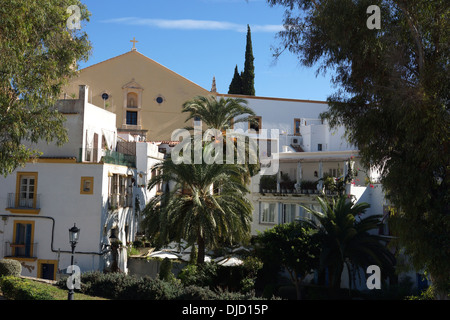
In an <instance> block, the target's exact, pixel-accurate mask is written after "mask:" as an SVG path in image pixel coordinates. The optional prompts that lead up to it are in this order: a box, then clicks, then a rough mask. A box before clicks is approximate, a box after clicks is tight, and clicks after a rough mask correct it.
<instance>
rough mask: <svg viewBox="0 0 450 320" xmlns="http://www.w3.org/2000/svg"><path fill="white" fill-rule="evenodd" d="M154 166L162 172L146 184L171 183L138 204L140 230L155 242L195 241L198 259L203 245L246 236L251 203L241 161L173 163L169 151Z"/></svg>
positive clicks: (248, 227) (203, 252)
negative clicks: (141, 210) (141, 212)
mask: <svg viewBox="0 0 450 320" xmlns="http://www.w3.org/2000/svg"><path fill="white" fill-rule="evenodd" d="M192 163H194V161H192ZM154 169H156V170H160V172H162V174H161V175H158V176H155V177H154V178H152V179H151V180H150V182H149V184H148V188H149V189H152V188H153V187H155V186H156V185H157V184H160V183H165V182H167V181H171V183H173V184H174V186H173V187H172V188H171V189H170V190H167V191H166V192H164V193H162V194H160V195H157V196H156V197H154V198H152V199H151V200H150V202H149V203H148V204H147V206H146V208H145V209H144V215H145V219H144V222H143V224H144V226H145V230H146V233H147V235H148V236H149V237H152V238H153V239H155V241H156V243H157V244H159V245H163V244H167V243H169V242H171V241H181V239H184V240H186V241H187V242H188V243H197V245H198V255H197V263H198V264H201V263H203V262H204V259H205V249H206V248H207V247H208V248H215V247H216V246H217V245H218V244H219V243H223V242H227V243H239V242H246V241H248V239H249V236H250V222H251V220H252V211H253V206H252V204H251V202H250V201H249V199H248V198H247V194H248V192H249V190H248V188H247V186H246V184H245V182H244V181H243V178H242V177H243V176H244V175H246V174H247V173H246V172H245V167H244V166H237V165H233V164H231V165H228V164H215V163H213V164H184V163H180V164H175V163H174V162H172V159H171V158H170V157H169V158H167V159H166V160H165V161H164V162H162V163H159V164H157V165H155V167H154ZM215 188H217V189H219V190H220V191H219V192H214V191H213V190H214V189H215Z"/></svg>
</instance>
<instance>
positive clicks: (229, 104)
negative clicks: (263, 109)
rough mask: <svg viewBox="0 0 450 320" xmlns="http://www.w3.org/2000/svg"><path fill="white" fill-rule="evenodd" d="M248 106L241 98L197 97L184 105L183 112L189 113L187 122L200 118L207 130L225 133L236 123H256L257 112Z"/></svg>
mask: <svg viewBox="0 0 450 320" xmlns="http://www.w3.org/2000/svg"><path fill="white" fill-rule="evenodd" d="M247 105H248V102H247V100H245V99H241V98H224V97H220V98H219V99H218V98H216V97H215V96H209V97H205V96H197V97H194V98H193V99H191V100H188V101H186V102H185V103H184V104H183V109H182V112H185V113H189V116H188V118H187V119H186V122H187V121H189V120H192V119H194V118H195V117H199V118H200V119H201V120H202V123H203V124H204V125H205V126H206V127H207V128H211V129H217V130H220V131H222V132H223V131H225V130H227V129H231V128H233V125H234V124H236V123H241V122H248V121H254V120H253V118H252V116H255V112H254V111H253V110H252V109H251V108H249V107H248V106H247Z"/></svg>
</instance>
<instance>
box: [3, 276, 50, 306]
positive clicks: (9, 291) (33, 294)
mask: <svg viewBox="0 0 450 320" xmlns="http://www.w3.org/2000/svg"><path fill="white" fill-rule="evenodd" d="M0 287H1V289H2V292H3V295H4V296H5V298H6V299H8V300H55V298H54V297H53V296H52V295H51V294H50V292H49V291H48V290H46V289H45V288H42V287H41V286H39V284H38V283H35V282H33V281H30V280H25V279H22V278H18V277H14V276H5V277H2V278H1V279H0Z"/></svg>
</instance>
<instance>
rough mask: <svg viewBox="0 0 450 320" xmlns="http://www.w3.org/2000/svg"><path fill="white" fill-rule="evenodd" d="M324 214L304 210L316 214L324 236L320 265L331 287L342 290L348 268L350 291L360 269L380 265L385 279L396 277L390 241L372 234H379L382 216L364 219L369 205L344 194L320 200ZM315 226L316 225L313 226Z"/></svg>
mask: <svg viewBox="0 0 450 320" xmlns="http://www.w3.org/2000/svg"><path fill="white" fill-rule="evenodd" d="M317 201H318V202H319V205H320V207H321V211H318V210H314V209H311V208H309V207H307V206H302V207H303V208H304V209H305V210H306V211H307V212H310V213H311V214H313V215H314V216H315V217H316V218H317V220H318V222H319V225H318V228H319V230H320V232H321V233H322V235H323V236H322V243H321V247H322V252H321V257H320V264H321V267H322V268H328V270H329V272H330V283H331V287H332V288H333V289H335V290H337V289H339V288H340V285H341V277H342V272H343V270H344V266H345V265H346V266H347V271H348V273H349V277H348V278H349V288H350V287H351V280H352V278H353V276H352V272H353V273H354V272H355V271H356V270H357V268H363V269H364V270H366V268H367V267H368V266H369V265H372V264H375V265H378V266H379V267H380V268H381V269H382V270H383V272H384V274H385V275H392V274H393V270H394V269H393V266H394V264H395V258H394V255H393V254H392V253H391V252H390V250H389V249H388V248H387V246H386V243H387V240H386V239H385V238H383V237H381V236H378V235H375V234H372V233H370V231H371V230H377V229H378V226H379V223H380V219H381V215H370V216H367V217H366V216H364V214H365V211H366V210H367V209H368V208H369V207H370V205H369V204H367V203H365V202H364V203H357V204H355V203H353V202H352V201H350V200H349V199H348V198H347V196H346V195H345V194H343V195H340V196H339V197H338V198H336V199H335V198H332V199H326V198H322V197H318V198H317ZM312 223H314V222H312Z"/></svg>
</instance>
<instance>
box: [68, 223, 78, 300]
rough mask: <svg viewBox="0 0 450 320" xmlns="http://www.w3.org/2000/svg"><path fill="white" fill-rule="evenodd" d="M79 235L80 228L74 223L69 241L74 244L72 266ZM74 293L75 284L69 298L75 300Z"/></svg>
mask: <svg viewBox="0 0 450 320" xmlns="http://www.w3.org/2000/svg"><path fill="white" fill-rule="evenodd" d="M79 236H80V229H79V228H77V226H76V225H75V223H74V224H73V227H72V228H70V229H69V241H70V245H71V246H72V257H71V258H70V265H71V266H73V253H74V252H75V247H76V245H77V242H78V238H79ZM71 269H72V274H73V272H74V270H73V267H71ZM73 293H74V292H73V286H71V287H70V288H69V296H68V300H73Z"/></svg>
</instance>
